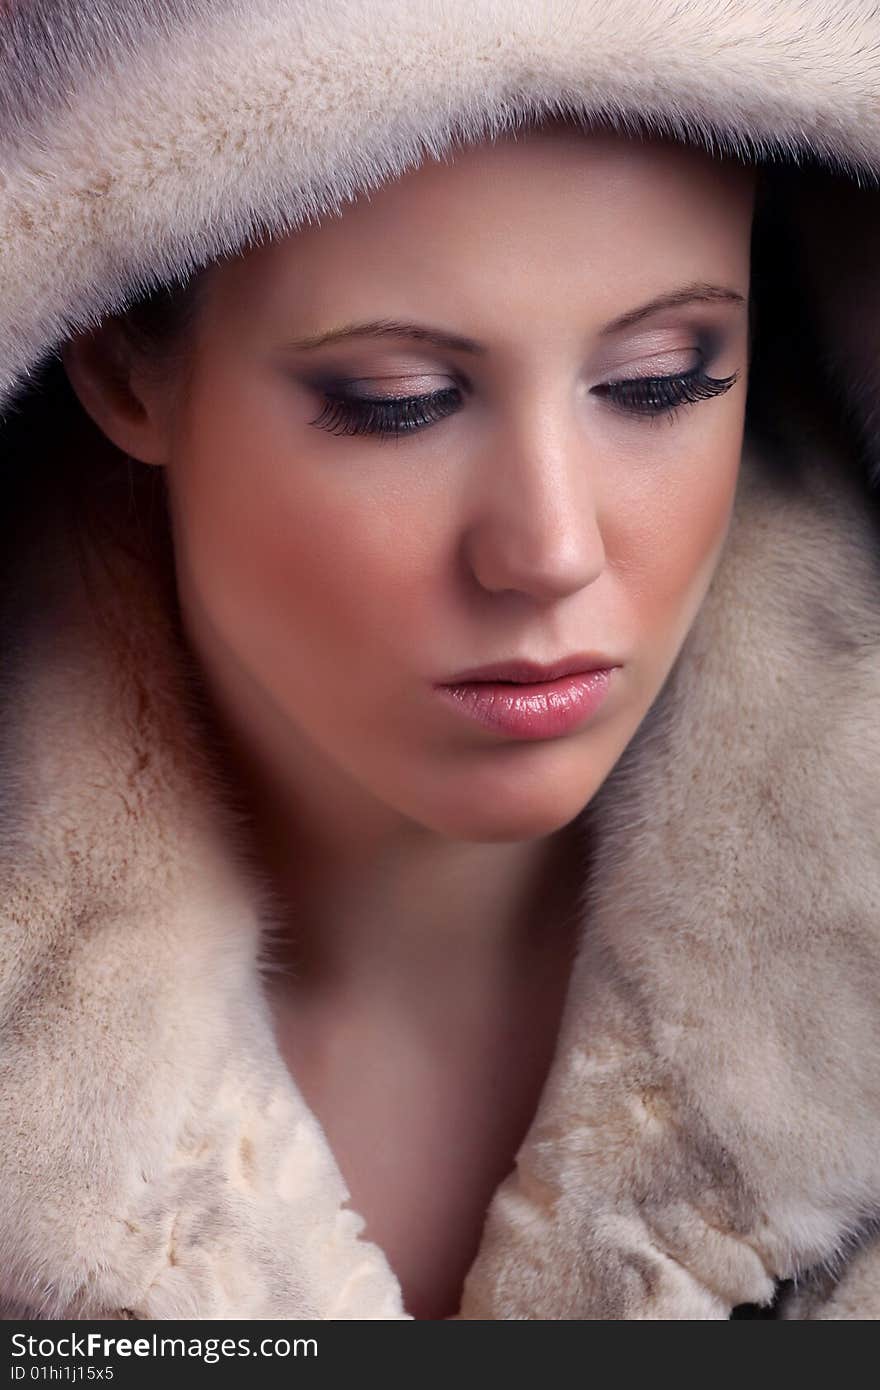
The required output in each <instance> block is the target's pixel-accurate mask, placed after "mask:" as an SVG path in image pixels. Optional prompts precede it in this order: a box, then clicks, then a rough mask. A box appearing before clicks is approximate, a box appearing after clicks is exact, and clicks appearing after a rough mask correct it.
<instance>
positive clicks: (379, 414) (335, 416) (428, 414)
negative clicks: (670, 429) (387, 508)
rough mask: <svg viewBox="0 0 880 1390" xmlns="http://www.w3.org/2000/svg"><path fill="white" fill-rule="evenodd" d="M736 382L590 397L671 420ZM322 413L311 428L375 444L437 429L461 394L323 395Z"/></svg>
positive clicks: (621, 386)
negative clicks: (377, 439)
mask: <svg viewBox="0 0 880 1390" xmlns="http://www.w3.org/2000/svg"><path fill="white" fill-rule="evenodd" d="M738 379H739V373H738V372H732V373H731V374H730V375H729V376H724V377H713V376H709V375H708V374H707V373H706V372H705V371H704V370H703V368H702V366H701V365H698V366H696V367H694V368H692V369H691V370H690V371H688V372H681V373H677V374H675V375H671V376H644V377H630V378H628V379H625V380H621V381H607V382H603V383H601V384H600V385H598V386H593V387H592V388H591V394H592V395H596V396H600V397H602V398H604V399H606V400H609V401H610V402H611V403H612V404H613V405H614V406H615V408H616V409H619V410H621V411H623V412H624V413H626V414H630V415H635V416H641V417H643V418H644V417H645V416H648V417H651V416H658V415H672V414H673V413H674V412H675V411H676V410H677V409H678V408H679V407H680V406H683V405H692V404H696V403H697V402H699V401H705V400H710V399H711V398H712V397H714V396H720V395H723V394H724V392H725V391H729V390H730V388H731V387H732V386H733V385H734V384H735V383H736V381H737V380H738ZM323 395H324V407H323V409H322V411H321V413H320V414H319V415H318V416H317V417H316V418H315V419H314V420H310V421H309V424H310V425H315V426H316V427H317V428H318V429H323V430H327V431H329V432H330V433H331V434H337V435H358V434H371V435H375V436H378V437H380V438H386V437H389V436H399V435H402V434H411V433H414V432H416V431H418V430H423V429H426V428H427V427H428V426H429V425H433V424H436V423H437V422H438V421H440V420H443V419H445V418H446V416H448V415H453V414H455V412H456V411H457V410H458V409H459V407H460V405H461V402H462V398H463V393H462V390H461V388H460V387H458V386H447V387H444V388H443V389H442V390H440V391H431V392H429V393H427V394H422V395H413V396H355V395H349V394H347V393H345V392H342V391H325V392H324V393H323Z"/></svg>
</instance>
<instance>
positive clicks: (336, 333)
mask: <svg viewBox="0 0 880 1390" xmlns="http://www.w3.org/2000/svg"><path fill="white" fill-rule="evenodd" d="M698 301H716V302H717V301H721V302H726V303H730V304H744V303H745V302H746V300H745V296H744V295H742V294H739V293H738V292H737V291H736V290H731V289H726V288H725V287H724V286H723V285H706V284H695V285H684V286H682V288H681V289H677V290H670V291H669V292H668V293H666V294H660V295H657V297H656V298H655V299H651V300H649V301H648V302H647V304H641V305H640V306H639V307H638V308H636V309H630V310H628V311H627V313H625V314H621V315H620V317H619V318H616V319H612V320H611V322H610V323H606V324H605V325H604V326H603V327H602V328H600V329H599V337H600V338H604V337H608V336H609V335H610V334H612V333H618V332H620V330H621V329H622V328H631V327H632V326H633V324H636V323H639V322H640V321H641V320H642V319H645V318H648V316H649V315H650V314H656V313H659V312H660V310H661V309H674V308H677V307H678V306H679V305H683V304H691V303H695V302H698ZM347 338H409V339H412V340H413V341H415V342H420V343H430V344H431V345H432V346H433V347H437V348H442V349H444V350H445V351H447V352H450V351H451V352H467V353H471V354H472V355H473V356H475V357H484V356H485V355H486V352H487V351H488V349H487V348H486V346H485V344H483V343H478V342H476V340H475V339H473V338H467V337H464V336H463V335H462V334H460V333H449V332H446V331H444V330H443V329H439V328H429V327H427V325H425V324H419V323H409V322H407V321H405V320H400V319H373V320H371V321H369V322H367V323H349V324H345V325H344V326H343V327H342V328H332V329H330V330H329V331H328V332H326V333H316V334H314V335H312V336H311V337H307V338H296V339H294V340H293V341H291V342H289V343H288V344H287V346H288V347H290V348H294V349H296V350H297V351H300V352H311V351H313V350H314V349H315V348H321V347H325V346H326V345H327V344H328V343H336V342H340V341H341V340H342V339H347Z"/></svg>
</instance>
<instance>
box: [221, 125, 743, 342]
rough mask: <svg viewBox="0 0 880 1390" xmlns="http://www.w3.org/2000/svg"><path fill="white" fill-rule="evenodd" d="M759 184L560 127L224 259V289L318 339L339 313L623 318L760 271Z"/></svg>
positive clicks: (726, 169)
mask: <svg viewBox="0 0 880 1390" xmlns="http://www.w3.org/2000/svg"><path fill="white" fill-rule="evenodd" d="M753 182H754V176H753V173H752V171H751V170H748V169H746V168H744V167H743V166H741V165H739V164H737V163H734V162H732V161H724V160H720V159H715V158H713V157H711V156H709V155H708V154H707V153H705V152H704V151H701V150H698V149H696V148H693V147H689V146H683V145H679V144H676V143H673V142H665V141H660V140H641V139H638V140H637V139H630V138H627V137H624V136H619V135H615V134H610V133H607V132H604V131H603V132H586V131H583V130H581V129H579V128H576V127H572V126H570V125H567V124H564V123H561V122H560V123H545V124H544V125H542V126H540V127H538V128H537V129H533V130H527V131H521V132H513V133H510V134H508V135H506V136H504V137H502V138H499V139H497V140H493V141H491V142H490V141H485V142H482V143H480V144H475V145H463V146H460V147H459V148H457V149H456V150H455V151H453V152H451V153H450V154H448V155H447V156H446V157H445V158H443V159H441V160H434V159H428V160H426V161H425V162H424V163H422V164H421V165H419V166H418V167H417V168H415V169H412V170H409V171H408V172H407V173H406V174H404V175H403V176H402V177H400V178H397V179H394V180H390V181H388V182H387V183H385V184H383V185H382V186H381V187H379V188H378V189H375V190H373V191H371V192H369V193H367V194H362V195H361V196H359V197H358V198H357V199H356V200H355V201H353V202H352V203H350V204H348V205H347V206H346V207H345V208H344V209H343V211H342V212H341V213H340V214H339V215H338V216H335V217H329V218H326V219H325V220H324V221H322V222H321V223H320V224H318V225H315V226H306V227H303V228H300V229H299V230H297V231H295V232H293V233H291V234H290V235H289V236H286V237H284V238H279V239H277V240H276V241H273V242H271V243H268V244H267V245H265V246H261V247H258V248H256V249H255V250H254V251H251V252H248V253H247V254H246V255H245V256H243V257H240V258H237V259H236V260H233V261H230V262H228V263H225V264H224V265H223V266H222V267H221V273H220V283H219V284H218V292H219V293H220V294H221V295H222V297H223V303H224V308H225V310H227V311H229V312H231V313H233V314H234V313H236V312H240V313H248V314H249V313H253V312H254V311H255V310H256V311H258V312H261V313H265V314H266V315H268V316H269V317H270V318H271V317H272V316H273V315H274V314H282V315H283V316H284V318H285V320H286V325H287V327H288V328H289V327H290V315H291V314H292V313H294V314H296V316H297V318H298V319H300V318H303V319H305V320H306V321H308V320H310V319H313V318H315V317H317V318H319V319H321V320H322V322H318V323H315V324H314V328H315V330H316V331H317V330H319V329H320V328H321V327H322V326H323V327H326V326H327V325H326V323H325V322H323V319H325V318H326V316H327V314H330V315H331V316H332V315H333V314H335V313H339V314H344V315H345V316H346V317H351V316H352V315H353V314H361V313H362V314H364V315H368V314H369V313H370V312H372V311H374V310H379V309H381V311H382V312H383V313H394V312H395V306H396V307H397V308H398V309H399V310H400V312H401V313H402V312H404V311H406V312H412V310H413V308H414V307H419V308H421V310H422V312H423V313H425V314H427V313H428V312H430V313H431V314H432V315H433V316H434V317H435V318H437V317H438V316H439V317H440V318H441V319H442V318H446V319H449V318H450V317H451V316H460V315H466V314H468V313H469V312H472V311H473V309H474V308H475V307H476V306H486V305H487V304H489V303H491V304H493V305H495V306H496V307H500V306H507V307H509V309H510V310H518V311H520V312H531V311H532V309H533V306H534V304H535V303H537V302H540V303H541V304H543V305H544V306H547V307H548V308H549V306H550V304H551V303H553V302H559V303H563V304H564V303H565V301H566V300H567V299H568V300H570V299H571V297H572V296H574V297H576V299H577V300H578V301H581V302H582V301H583V300H584V299H585V298H587V299H588V300H589V302H590V303H591V304H592V305H593V306H594V307H595V313H596V316H597V319H598V318H602V317H605V318H610V317H613V315H614V314H615V313H617V312H619V311H620V309H621V307H622V303H621V301H622V299H627V298H631V297H632V296H636V297H638V296H639V295H640V294H644V297H649V296H650V294H652V293H656V292H657V291H658V289H659V290H662V289H666V288H669V287H670V286H671V285H672V284H674V283H676V282H678V281H682V280H694V279H695V278H700V277H703V278H706V279H707V280H718V279H727V280H730V279H731V277H732V276H733V277H737V276H739V277H740V278H741V279H742V277H743V276H747V268H748V248H749V233H750V227H751V216H752V204H753ZM414 300H418V305H416V306H414V302H413V301H414ZM623 307H625V306H623Z"/></svg>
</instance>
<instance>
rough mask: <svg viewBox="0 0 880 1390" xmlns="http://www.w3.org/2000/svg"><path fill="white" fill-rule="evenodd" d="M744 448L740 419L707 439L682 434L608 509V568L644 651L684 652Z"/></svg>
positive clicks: (728, 511)
mask: <svg viewBox="0 0 880 1390" xmlns="http://www.w3.org/2000/svg"><path fill="white" fill-rule="evenodd" d="M658 428H659V427H658ZM672 439H674V431H672V430H670V440H672ZM741 446H742V441H741V431H740V429H739V428H738V422H737V419H736V418H734V419H733V421H732V428H727V429H722V428H716V429H714V430H713V431H712V432H711V434H708V433H706V434H704V435H703V437H702V438H700V439H693V440H692V441H689V440H688V439H687V437H686V436H685V435H684V434H681V435H680V436H679V440H678V447H677V448H676V444H675V443H674V442H673V443H670V444H667V445H665V446H664V450H663V453H662V456H658V457H656V458H655V459H653V460H652V462H651V464H650V465H649V466H647V467H645V466H641V467H640V468H639V470H637V474H636V481H635V482H633V483H631V484H630V485H629V486H628V488H627V490H626V494H625V495H624V494H623V492H621V493H619V494H617V495H616V496H615V497H614V499H612V500H611V501H610V502H608V504H607V505H608V516H609V523H608V525H607V526H606V527H605V538H606V551H607V558H608V564H609V568H610V569H611V570H612V572H614V573H615V574H616V576H617V580H618V583H619V584H620V585H621V586H622V587H623V589H624V595H625V597H624V602H625V605H626V608H627V610H628V612H629V614H630V620H631V623H632V630H633V631H634V633H635V634H637V642H638V643H639V645H640V647H641V648H642V650H645V649H653V650H656V651H657V652H658V653H660V654H661V655H662V654H665V653H666V652H667V651H669V650H670V649H674V650H677V648H678V646H679V645H680V643H681V642H682V641H683V640H684V637H685V635H686V633H687V630H688V628H689V627H690V625H691V623H692V622H693V620H694V618H695V617H696V614H697V611H698V610H699V607H700V604H701V603H702V600H703V598H704V597H705V594H706V591H707V589H708V587H709V584H710V583H711V579H712V575H713V574H714V572H715V569H716V566H717V563H718V560H719V558H720V555H721V551H722V548H723V545H724V541H725V538H726V535H727V530H728V526H729V522H730V517H731V511H732V506H733V500H734V496H735V492H736V482H737V477H738V473H739V462H740V456H741Z"/></svg>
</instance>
